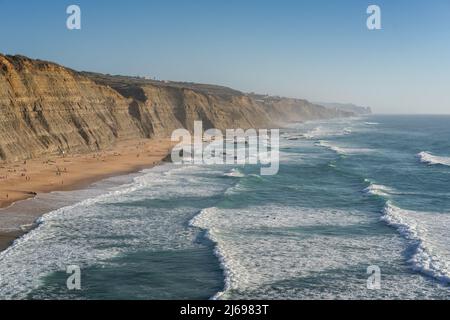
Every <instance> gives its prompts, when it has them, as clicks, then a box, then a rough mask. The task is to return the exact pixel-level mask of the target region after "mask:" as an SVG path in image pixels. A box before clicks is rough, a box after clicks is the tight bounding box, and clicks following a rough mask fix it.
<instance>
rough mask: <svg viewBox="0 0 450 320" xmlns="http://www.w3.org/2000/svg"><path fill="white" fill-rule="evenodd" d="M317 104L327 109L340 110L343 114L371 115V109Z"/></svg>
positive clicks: (343, 104)
mask: <svg viewBox="0 0 450 320" xmlns="http://www.w3.org/2000/svg"><path fill="white" fill-rule="evenodd" d="M317 104H319V105H321V106H324V107H326V108H328V109H333V110H340V111H345V112H353V113H354V114H357V115H368V114H372V109H371V108H370V107H361V106H357V105H355V104H352V103H326V102H318V103H317Z"/></svg>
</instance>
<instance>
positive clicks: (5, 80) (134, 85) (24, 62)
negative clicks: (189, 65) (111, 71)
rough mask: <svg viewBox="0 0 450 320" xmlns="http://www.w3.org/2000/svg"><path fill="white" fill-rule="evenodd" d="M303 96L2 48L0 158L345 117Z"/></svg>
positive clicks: (82, 149) (339, 112) (0, 65)
mask: <svg viewBox="0 0 450 320" xmlns="http://www.w3.org/2000/svg"><path fill="white" fill-rule="evenodd" d="M348 115H350V113H345V112H341V111H336V110H329V109H326V108H324V107H321V106H317V105H314V104H311V103H309V102H307V101H305V100H298V99H286V98H274V97H261V96H253V95H247V94H244V93H242V92H239V91H236V90H233V89H229V88H225V87H221V86H214V85H205V84H194V83H179V82H162V81H152V80H146V79H142V78H133V77H123V76H109V75H101V74H94V73H86V72H83V73H80V72H76V71H74V70H70V69H68V68H64V67H62V66H59V65H57V64H54V63H51V62H46V61H40V60H32V59H28V58H26V57H23V56H3V55H0V159H1V160H8V161H15V160H22V159H28V158H34V157H39V156H41V155H44V154H49V155H51V154H62V153H84V152H92V151H97V150H102V149H105V148H108V147H110V146H112V145H114V144H115V143H116V142H117V141H118V140H126V139H135V138H150V137H167V136H170V134H171V133H172V131H173V130H175V129H178V128H181V127H184V128H187V129H192V127H193V124H194V121H195V120H202V121H203V124H204V128H205V129H207V128H212V127H214V128H218V129H222V130H223V129H227V128H237V127H239V128H243V129H246V128H261V127H273V126H279V125H280V124H281V123H283V122H287V121H304V120H312V119H321V118H331V117H337V116H348Z"/></svg>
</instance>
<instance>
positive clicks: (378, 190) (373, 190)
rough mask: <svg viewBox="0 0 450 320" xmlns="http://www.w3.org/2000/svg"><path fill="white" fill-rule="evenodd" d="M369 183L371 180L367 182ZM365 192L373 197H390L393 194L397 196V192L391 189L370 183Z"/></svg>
mask: <svg viewBox="0 0 450 320" xmlns="http://www.w3.org/2000/svg"><path fill="white" fill-rule="evenodd" d="M366 181H368V182H369V180H366ZM363 192H365V193H368V194H371V195H377V196H381V197H388V196H390V195H392V194H396V193H397V192H396V191H395V190H394V189H393V188H390V187H387V186H384V185H381V184H376V183H372V182H370V185H369V186H368V187H367V188H365V189H364V190H363Z"/></svg>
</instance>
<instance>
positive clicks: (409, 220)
mask: <svg viewBox="0 0 450 320" xmlns="http://www.w3.org/2000/svg"><path fill="white" fill-rule="evenodd" d="M382 219H383V220H384V221H386V222H387V223H388V224H390V225H392V226H394V227H395V228H397V230H398V231H399V232H400V233H401V234H402V235H403V236H405V237H406V238H407V239H409V240H410V241H412V243H413V245H414V246H415V252H414V254H413V256H412V257H411V259H410V262H411V263H412V264H413V267H414V269H415V270H417V271H420V272H423V273H424V274H427V275H429V276H432V277H434V278H436V279H438V280H440V281H443V282H446V283H449V282H450V238H449V236H448V229H449V227H450V213H443V214H439V213H434V212H417V211H411V210H404V209H401V208H399V207H397V206H395V205H393V204H392V202H390V201H388V202H387V204H386V207H385V209H384V216H383V218H382Z"/></svg>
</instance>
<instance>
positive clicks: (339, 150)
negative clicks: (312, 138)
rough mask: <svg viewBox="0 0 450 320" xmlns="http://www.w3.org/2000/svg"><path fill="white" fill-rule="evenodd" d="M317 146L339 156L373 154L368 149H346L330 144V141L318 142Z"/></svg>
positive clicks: (371, 150)
mask: <svg viewBox="0 0 450 320" xmlns="http://www.w3.org/2000/svg"><path fill="white" fill-rule="evenodd" d="M317 145H318V146H321V147H324V148H327V149H330V150H333V151H334V152H336V153H338V154H340V155H355V154H369V153H373V152H375V150H373V149H368V148H348V147H341V146H338V145H336V144H333V143H331V142H330V141H325V140H320V141H319V142H317Z"/></svg>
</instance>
